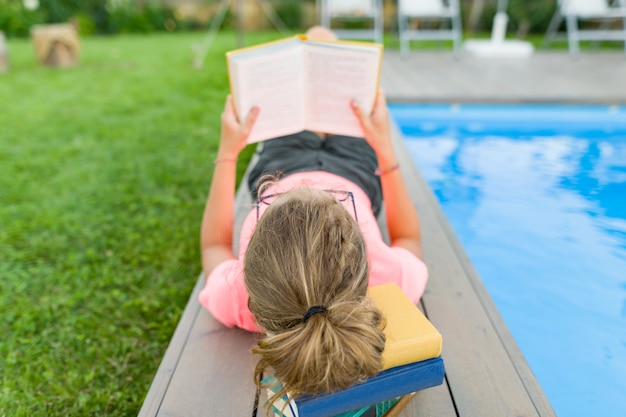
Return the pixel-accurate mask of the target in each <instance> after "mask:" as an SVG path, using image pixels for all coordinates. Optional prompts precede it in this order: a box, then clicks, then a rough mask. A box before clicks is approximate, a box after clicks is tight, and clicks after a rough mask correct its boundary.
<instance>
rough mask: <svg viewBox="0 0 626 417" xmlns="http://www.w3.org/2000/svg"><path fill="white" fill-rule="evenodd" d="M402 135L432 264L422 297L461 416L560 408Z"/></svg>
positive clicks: (548, 412) (545, 412)
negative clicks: (535, 374)
mask: <svg viewBox="0 0 626 417" xmlns="http://www.w3.org/2000/svg"><path fill="white" fill-rule="evenodd" d="M394 138H395V144H396V146H397V147H398V152H397V154H398V156H399V158H400V164H401V167H402V172H403V175H404V176H405V178H406V180H407V185H408V187H409V189H410V193H411V195H412V197H413V202H414V204H415V205H416V207H417V209H418V211H419V214H420V219H421V224H422V238H423V246H424V258H425V261H426V263H427V264H428V266H429V271H430V278H429V283H428V286H427V289H426V293H425V294H424V297H423V299H422V303H423V306H424V311H425V313H426V315H427V316H428V318H429V319H430V320H431V322H432V323H433V324H434V325H435V327H437V329H439V331H440V332H441V333H442V335H443V353H442V357H443V359H444V362H445V365H446V381H447V383H448V386H449V389H450V393H451V397H452V401H453V403H454V405H455V407H456V410H457V412H458V415H460V416H485V415H494V416H496V415H497V416H553V415H555V414H554V411H553V410H552V407H551V406H550V404H549V402H548V401H547V399H546V398H545V395H544V394H543V392H542V390H541V388H540V387H539V385H538V383H537V382H536V380H535V378H534V377H533V375H532V373H531V372H530V369H529V368H528V365H527V364H526V362H525V360H524V358H523V356H522V355H521V353H520V351H519V348H518V347H517V345H516V344H515V341H514V340H513V338H512V336H511V334H510V332H509V331H508V329H507V328H506V325H505V324H504V321H503V320H502V318H501V317H500V315H499V313H498V312H497V309H496V308H495V306H494V304H493V302H492V301H491V299H490V297H489V295H488V294H487V292H486V290H485V288H484V286H483V284H482V282H481V281H480V278H479V277H478V275H477V274H476V272H475V270H474V268H473V267H472V265H471V263H470V262H469V260H468V259H467V256H466V255H465V252H464V251H463V249H462V247H461V245H460V244H459V243H458V240H457V238H456V236H455V235H454V233H453V232H452V229H451V228H450V226H449V224H448V222H447V220H446V219H445V216H444V215H443V212H442V211H441V208H440V207H439V204H438V202H437V200H436V198H435V197H434V195H433V194H432V192H431V191H430V189H429V188H428V186H427V184H426V182H425V181H424V179H423V178H422V176H421V174H420V173H419V171H418V169H417V167H415V165H414V164H413V162H412V160H411V158H410V155H409V153H408V151H407V150H406V148H405V147H404V145H403V143H402V141H401V134H400V133H399V131H398V130H397V129H395V130H394ZM408 415H411V414H408ZM408 415H407V417H408ZM413 415H419V414H413Z"/></svg>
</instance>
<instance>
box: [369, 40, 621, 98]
mask: <svg viewBox="0 0 626 417" xmlns="http://www.w3.org/2000/svg"><path fill="white" fill-rule="evenodd" d="M624 74H626V58H624V54H623V51H619V50H618V51H610V52H583V53H582V54H581V55H580V56H579V58H578V59H572V58H571V57H570V56H569V54H568V53H567V51H554V52H553V51H537V52H536V53H535V54H534V55H532V56H531V57H530V58H528V59H496V58H491V59H489V58H477V57H474V56H471V55H468V54H467V53H466V54H464V55H463V56H462V57H461V58H460V59H455V58H454V56H453V55H452V53H451V52H450V51H424V50H422V51H412V52H411V54H410V56H409V57H408V58H406V59H404V58H402V57H401V56H400V53H399V51H395V50H385V54H384V58H383V69H382V74H381V85H382V86H383V88H384V89H385V91H386V93H387V98H388V99H390V101H412V102H445V103H465V102H481V103H486V102H501V103H511V102H512V103H515V102H531V103H546V102H549V103H599V104H626V82H624Z"/></svg>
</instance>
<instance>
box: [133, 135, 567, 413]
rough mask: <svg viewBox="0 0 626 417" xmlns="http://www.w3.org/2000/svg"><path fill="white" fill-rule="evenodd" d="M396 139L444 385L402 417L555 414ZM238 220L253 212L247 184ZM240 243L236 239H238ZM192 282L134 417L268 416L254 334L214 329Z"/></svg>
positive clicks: (240, 196) (239, 195)
mask: <svg viewBox="0 0 626 417" xmlns="http://www.w3.org/2000/svg"><path fill="white" fill-rule="evenodd" d="M400 138H401V137H400V133H399V132H398V131H397V130H396V131H394V140H395V142H396V146H397V147H398V150H399V151H398V156H399V158H400V165H401V169H402V173H403V175H404V178H405V180H406V181H407V184H408V187H409V190H410V192H411V195H412V198H413V203H414V204H415V206H416V207H417V208H418V211H419V213H420V218H421V223H422V236H423V241H424V258H425V260H426V263H427V264H428V266H429V270H430V279H429V283H428V287H427V289H426V293H425V294H424V297H423V298H422V301H421V307H422V308H423V311H424V312H425V313H426V315H427V316H428V318H429V319H430V320H431V321H432V323H433V324H434V325H435V326H436V327H437V329H438V330H439V331H440V332H441V333H442V335H443V353H442V357H443V359H444V361H445V367H446V378H445V381H444V384H443V385H440V386H438V387H434V388H430V389H427V390H424V391H421V392H418V393H417V395H415V396H414V397H413V399H412V400H411V402H410V403H409V405H408V406H407V407H406V408H405V409H404V410H403V412H402V414H401V416H403V417H417V416H420V417H428V416H433V417H434V416H437V417H445V416H464V417H466V416H477V417H484V416H555V413H554V411H553V409H552V407H551V405H550V403H549V402H548V400H547V399H546V397H545V395H544V393H543V391H542V390H541V387H540V386H539V384H538V383H537V381H536V379H535V377H534V376H533V374H532V372H531V370H530V368H529V367H528V365H527V363H526V361H525V359H524V357H523V355H522V353H521V352H520V350H519V348H518V347H517V345H516V343H515V341H514V340H513V337H512V336H511V334H510V332H509V331H508V329H507V327H506V325H505V323H504V321H503V320H502V318H501V317H500V314H499V313H498V311H497V309H496V307H495V305H494V304H493V302H492V300H491V298H490V297H489V295H488V294H487V291H486V290H485V288H484V286H483V284H482V282H481V280H480V278H479V277H478V275H477V274H476V272H475V270H474V268H473V267H472V265H471V263H470V261H469V259H468V258H467V256H466V254H465V252H464V250H463V248H462V247H461V245H460V243H459V242H458V240H457V238H456V236H455V234H454V232H453V231H452V229H451V227H450V226H449V224H448V222H447V220H446V218H445V216H444V215H443V213H442V211H441V208H440V207H439V204H438V202H437V201H436V199H435V197H434V195H433V194H432V192H431V191H430V189H429V187H428V185H427V184H426V182H425V181H424V179H423V178H422V176H421V174H420V173H419V171H418V170H417V168H416V167H415V165H414V164H413V162H412V161H411V159H410V157H409V156H408V152H407V151H406V149H404V145H403V143H402V141H401V140H400ZM242 184H243V185H242V186H241V187H240V189H239V191H238V193H237V201H236V212H237V214H236V218H237V219H241V218H242V216H243V215H244V214H245V213H246V212H247V211H248V210H249V209H250V207H251V202H250V200H249V197H248V193H247V189H246V186H245V182H244V181H242ZM235 234H236V236H238V231H236V233H235ZM203 284H204V278H203V277H202V276H201V277H199V278H198V282H197V284H196V287H195V288H194V291H193V293H192V295H191V297H190V299H189V303H188V304H187V307H186V308H185V311H184V313H183V316H182V318H181V320H180V323H179V325H178V327H177V329H176V331H175V333H174V336H173V338H172V340H171V342H170V345H169V347H168V349H167V351H166V353H165V356H164V358H163V361H162V363H161V366H160V367H159V370H158V372H157V374H156V376H155V378H154V381H153V383H152V386H151V387H150V391H149V392H148V395H147V397H146V399H145V402H144V405H143V407H142V409H141V411H140V413H139V416H140V417H148V416H150V417H152V416H159V417H166V416H180V417H193V416H209V417H226V416H242V417H243V416H245V417H247V416H252V417H256V416H259V417H261V416H265V412H264V408H263V401H264V396H263V395H262V394H261V395H259V393H258V392H257V389H256V388H255V386H254V382H253V380H252V375H253V369H254V364H255V358H254V357H253V356H252V354H251V353H250V348H251V347H252V346H253V344H254V338H255V335H253V334H250V333H247V332H245V331H242V330H239V329H228V328H225V327H224V326H222V325H221V324H219V323H218V322H217V321H216V320H215V319H214V318H213V317H212V316H211V315H210V314H209V313H208V312H207V311H206V310H204V309H203V308H201V307H200V305H199V304H198V301H197V298H198V292H199V291H200V289H201V288H202V286H203Z"/></svg>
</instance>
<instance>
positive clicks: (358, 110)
mask: <svg viewBox="0 0 626 417" xmlns="http://www.w3.org/2000/svg"><path fill="white" fill-rule="evenodd" d="M350 107H352V112H353V113H354V115H355V116H356V118H357V119H358V120H359V123H360V124H361V127H362V128H363V130H365V131H366V130H367V128H368V127H369V118H368V116H367V115H366V114H365V112H364V111H363V108H362V107H361V106H360V105H359V103H358V102H357V101H356V100H352V101H351V102H350Z"/></svg>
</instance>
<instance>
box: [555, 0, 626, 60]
mask: <svg viewBox="0 0 626 417" xmlns="http://www.w3.org/2000/svg"><path fill="white" fill-rule="evenodd" d="M563 18H564V19H565V23H566V27H567V42H568V45H569V52H570V54H571V55H572V56H576V55H578V54H579V53H580V46H579V42H580V41H602V40H612V41H623V42H624V53H626V0H616V1H614V2H613V4H612V5H611V4H609V2H608V1H607V0H559V2H558V9H557V11H556V13H555V15H554V17H553V18H552V21H551V22H550V25H549V27H548V31H547V33H546V42H545V43H548V42H549V40H550V38H552V37H553V36H554V33H555V32H556V30H557V29H558V26H559V25H560V23H561V21H562V20H563ZM579 20H599V21H604V23H605V24H603V25H601V26H600V27H599V28H598V29H584V30H580V29H579V28H578V21H579ZM615 20H621V21H622V28H621V29H608V28H607V25H606V23H611V21H615Z"/></svg>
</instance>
